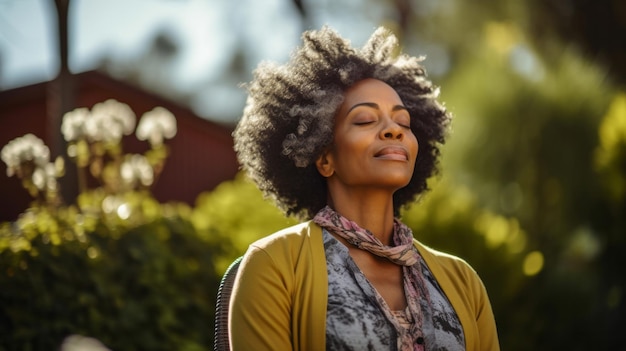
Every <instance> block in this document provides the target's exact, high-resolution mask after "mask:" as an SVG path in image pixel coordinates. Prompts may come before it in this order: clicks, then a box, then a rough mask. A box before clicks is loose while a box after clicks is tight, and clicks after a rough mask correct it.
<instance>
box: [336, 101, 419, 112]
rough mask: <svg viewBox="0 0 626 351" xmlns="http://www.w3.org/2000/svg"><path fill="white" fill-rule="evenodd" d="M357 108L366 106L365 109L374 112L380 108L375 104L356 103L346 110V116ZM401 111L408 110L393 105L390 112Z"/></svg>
mask: <svg viewBox="0 0 626 351" xmlns="http://www.w3.org/2000/svg"><path fill="white" fill-rule="evenodd" d="M359 106H366V107H370V108H373V109H376V110H380V106H378V104H377V103H375V102H361V103H358V104H356V105H354V106H352V107H350V109H349V110H348V112H347V113H346V114H348V113H350V111H352V110H354V109H355V108H357V107H359ZM401 110H405V111H408V109H407V108H406V107H404V106H402V105H395V106H394V107H393V108H392V109H391V111H394V112H395V111H401Z"/></svg>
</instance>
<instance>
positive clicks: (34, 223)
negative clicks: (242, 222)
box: [0, 100, 228, 351]
mask: <svg viewBox="0 0 626 351" xmlns="http://www.w3.org/2000/svg"><path fill="white" fill-rule="evenodd" d="M134 125H135V116H134V113H133V112H132V110H130V107H128V106H127V105H125V104H122V103H119V102H117V101H114V100H108V101H106V102H104V103H100V104H96V105H95V106H94V108H93V109H92V110H91V111H89V110H88V109H86V108H79V109H76V110H74V111H72V112H69V113H67V114H66V115H65V116H64V118H63V126H62V131H63V134H64V137H65V139H66V141H68V155H69V156H70V158H71V159H72V160H73V161H74V162H75V164H76V166H77V167H78V183H79V188H80V190H81V191H80V194H79V196H78V198H77V200H76V204H75V205H62V200H61V198H60V196H59V192H58V183H57V178H59V177H61V176H62V173H63V172H58V171H57V168H63V165H62V164H59V165H57V164H53V163H50V162H49V158H48V149H47V147H46V146H45V145H43V142H42V141H41V140H39V139H37V138H36V137H34V136H31V135H27V136H25V137H21V138H17V139H15V140H14V141H12V142H11V143H9V144H8V145H7V146H5V147H4V148H3V149H2V160H3V161H5V163H6V164H7V167H8V170H9V174H10V175H11V174H15V175H16V176H18V177H19V178H21V179H22V180H23V183H24V184H25V186H26V187H27V189H29V190H32V191H31V194H32V195H33V196H34V197H35V201H34V202H33V204H32V206H31V208H29V209H27V210H26V211H25V212H24V213H23V214H22V215H21V216H20V217H19V218H18V220H17V221H15V222H14V223H3V224H1V225H0V286H2V289H0V350H55V349H58V348H59V346H61V343H62V341H63V340H64V339H65V338H66V337H68V336H70V335H74V334H78V335H84V336H89V337H92V338H95V339H98V340H99V341H101V342H102V343H104V344H105V345H106V346H107V347H109V348H111V349H113V350H187V351H196V350H208V349H209V347H210V345H212V344H213V321H214V311H215V299H216V296H215V295H216V292H217V289H218V284H219V281H220V278H221V276H220V275H218V274H217V272H216V269H215V264H214V262H215V261H214V259H215V258H216V257H222V256H224V255H225V254H224V253H223V252H222V251H223V248H224V247H228V245H227V244H225V242H226V241H227V239H224V238H222V239H223V242H219V241H216V240H211V239H212V238H211V236H210V235H208V234H206V233H205V235H204V236H199V235H198V234H197V231H196V228H195V227H194V225H193V224H192V221H191V214H192V211H191V209H190V208H189V206H187V205H183V204H176V203H167V204H161V203H159V202H158V201H157V200H156V199H154V198H153V197H152V195H151V193H150V191H149V189H150V187H151V185H152V184H153V183H154V180H155V179H156V178H157V177H158V176H159V174H160V173H161V171H162V169H163V165H164V162H165V159H166V158H167V156H168V153H169V149H168V147H167V145H164V144H163V140H164V139H168V138H171V137H173V136H174V135H175V134H176V121H175V118H174V116H173V115H172V114H171V113H170V112H169V111H167V110H165V109H163V108H158V107H157V108H155V109H154V110H152V111H150V112H147V113H145V114H144V115H143V117H142V120H141V122H140V124H139V127H138V130H137V134H138V138H139V139H142V140H144V139H148V140H149V142H150V144H151V149H150V150H148V151H147V152H146V154H145V155H131V154H125V153H124V151H123V150H122V145H121V136H122V134H129V133H131V132H132V130H133V129H134ZM88 176H91V177H92V179H91V180H92V182H91V183H93V181H95V182H97V184H98V186H96V187H93V188H89V187H88V185H89V183H90V182H88V179H87V177H88ZM31 185H32V186H31Z"/></svg>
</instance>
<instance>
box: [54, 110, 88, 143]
mask: <svg viewBox="0 0 626 351" xmlns="http://www.w3.org/2000/svg"><path fill="white" fill-rule="evenodd" d="M89 118H90V114H89V109H88V108H86V107H80V108H77V109H74V110H73V111H71V112H68V113H66V114H65V115H63V124H61V133H63V137H64V138H65V141H67V142H70V141H76V140H78V139H80V138H83V137H86V136H87V131H86V123H87V120H88V119H89Z"/></svg>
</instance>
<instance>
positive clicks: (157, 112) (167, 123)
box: [137, 106, 176, 147]
mask: <svg viewBox="0 0 626 351" xmlns="http://www.w3.org/2000/svg"><path fill="white" fill-rule="evenodd" d="M175 135H176V117H174V115H173V114H172V113H171V112H170V111H168V110H167V109H165V108H163V107H160V106H159V107H155V108H154V109H153V110H152V111H149V112H146V113H144V115H143V116H142V117H141V121H139V126H137V139H139V140H148V141H149V142H150V145H152V146H153V147H154V146H160V145H161V144H163V139H164V138H167V139H171V138H173V137H174V136H175Z"/></svg>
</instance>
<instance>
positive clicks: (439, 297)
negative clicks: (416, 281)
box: [323, 229, 465, 351]
mask: <svg viewBox="0 0 626 351" xmlns="http://www.w3.org/2000/svg"><path fill="white" fill-rule="evenodd" d="M323 233H324V249H325V252H326V268H327V270H328V306H327V313H326V350H333V351H342V350H346V351H348V350H358V351H361V350H398V343H397V341H395V340H398V335H399V333H402V332H406V329H405V328H403V327H402V325H404V324H403V323H395V324H396V325H400V326H401V327H400V328H401V329H403V330H396V328H395V327H394V323H392V322H390V321H389V320H388V319H387V318H386V317H385V313H383V312H382V310H381V308H388V307H387V306H386V305H385V306H381V305H380V304H379V303H378V302H377V296H380V295H379V294H378V292H377V291H376V289H374V287H373V286H372V285H371V284H370V283H369V281H368V280H367V278H365V275H364V274H363V273H362V272H361V270H360V269H359V268H358V266H357V265H356V263H354V261H353V260H352V258H351V257H350V254H349V253H348V248H347V247H345V246H344V245H343V244H342V243H340V242H339V241H338V240H337V239H335V237H333V236H332V235H331V234H330V233H329V232H328V231H327V230H325V229H324V231H323ZM422 267H423V274H424V279H425V281H426V284H427V285H428V291H429V293H430V299H431V306H432V328H433V332H434V335H430V336H429V335H426V336H425V337H426V347H427V350H428V351H438V350H447V351H461V350H465V337H464V335H463V328H462V326H461V323H460V321H459V319H458V317H457V315H456V312H454V309H453V307H452V305H451V304H450V302H449V301H448V299H447V297H446V295H445V294H444V292H443V291H442V290H441V288H440V287H439V284H437V281H436V280H435V278H434V277H433V275H432V273H431V272H430V270H429V269H428V267H427V266H426V263H425V262H424V261H423V260H422ZM396 312H397V311H396ZM425 323H426V322H425ZM399 351H405V350H399Z"/></svg>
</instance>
